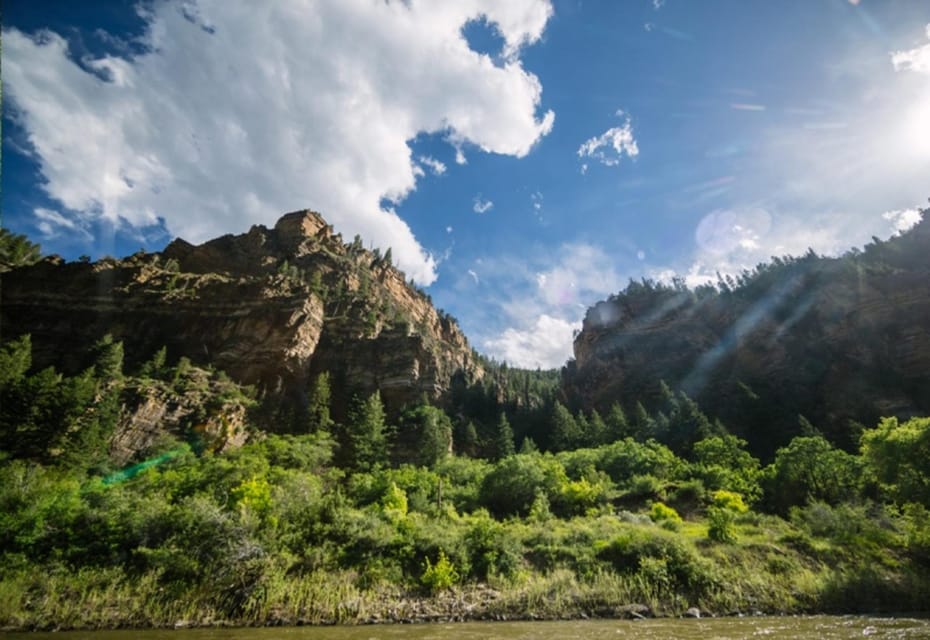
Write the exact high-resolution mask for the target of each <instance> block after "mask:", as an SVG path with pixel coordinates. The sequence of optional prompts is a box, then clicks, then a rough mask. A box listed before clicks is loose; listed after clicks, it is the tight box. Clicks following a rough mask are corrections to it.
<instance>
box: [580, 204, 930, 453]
mask: <svg viewBox="0 0 930 640" xmlns="http://www.w3.org/2000/svg"><path fill="white" fill-rule="evenodd" d="M924 214H925V215H924V220H923V221H922V222H921V223H920V224H918V225H917V226H915V227H914V228H913V229H911V230H910V231H908V232H907V233H905V234H903V235H901V236H899V237H895V238H892V239H890V240H888V241H886V242H881V241H878V240H877V239H876V240H875V242H874V243H873V244H870V245H869V246H867V247H866V248H865V250H864V251H858V250H854V251H852V252H850V253H848V254H846V255H844V256H843V257H841V258H835V259H829V258H822V257H817V256H816V255H814V254H813V253H809V254H808V255H807V256H805V257H802V258H794V259H792V258H789V259H775V260H774V262H773V263H772V264H769V265H760V267H758V268H757V269H756V270H755V271H754V272H753V273H744V274H743V276H741V277H740V278H739V279H738V281H731V282H730V283H729V284H728V283H726V282H722V283H721V285H722V286H721V287H718V288H715V287H711V286H706V287H701V288H698V289H696V290H691V289H688V288H686V287H684V286H681V285H679V286H675V287H669V286H662V285H655V284H653V283H644V284H640V283H631V284H630V286H629V287H628V288H627V289H626V290H625V291H624V292H621V293H619V294H617V295H615V296H611V297H610V298H609V299H608V300H606V301H602V302H599V303H597V304H596V305H595V306H594V307H592V308H590V309H589V310H588V313H587V315H586V317H585V320H584V325H583V328H582V331H581V332H580V333H579V334H578V336H577V337H576V339H575V342H574V352H575V362H574V363H570V364H569V366H567V367H566V369H565V370H564V372H563V387H564V390H565V392H566V393H567V394H568V395H569V396H570V397H572V398H574V399H575V401H576V402H578V403H580V404H581V405H583V406H585V407H587V408H594V407H597V408H604V407H606V406H608V405H609V404H610V403H612V402H614V401H619V402H621V403H623V404H626V405H627V406H631V405H632V404H633V403H635V402H636V401H638V400H644V401H645V403H646V404H647V406H648V404H649V400H650V399H654V398H655V397H656V394H657V393H658V389H659V383H660V381H662V380H664V381H665V382H666V383H668V384H669V386H671V387H672V388H673V389H674V388H678V389H682V390H684V391H686V392H687V393H688V394H690V395H691V396H692V397H694V398H695V399H696V400H698V402H699V403H700V405H701V407H702V408H704V409H705V410H706V411H707V412H708V413H710V414H711V415H714V416H717V417H719V418H721V419H722V420H723V422H724V423H725V424H727V426H729V427H730V428H731V429H732V430H733V431H735V432H737V433H739V434H741V435H743V436H744V437H747V438H748V439H749V441H750V443H751V445H753V448H754V449H755V450H756V451H757V452H759V453H761V454H763V455H767V454H770V453H771V452H772V451H773V448H774V447H775V446H777V445H778V444H781V443H783V442H785V441H786V439H787V438H788V437H790V436H791V435H794V434H796V433H798V431H799V429H800V427H799V424H798V423H799V418H798V416H799V415H803V416H805V417H806V418H807V419H808V420H810V421H811V422H812V423H813V424H814V425H815V426H817V427H818V428H820V429H822V430H823V431H825V432H826V434H827V435H828V436H830V437H832V438H833V439H835V440H836V441H837V442H839V443H841V444H845V445H851V444H853V443H854V439H855V428H852V429H851V428H850V424H851V421H856V422H859V423H862V424H866V425H868V424H873V423H874V422H875V421H876V420H877V418H878V417H879V416H883V415H896V416H899V417H908V416H913V415H917V414H926V413H927V412H928V411H930V219H928V218H930V216H928V215H927V212H926V211H925V212H924Z"/></svg>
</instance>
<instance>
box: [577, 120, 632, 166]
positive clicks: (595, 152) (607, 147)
mask: <svg viewBox="0 0 930 640" xmlns="http://www.w3.org/2000/svg"><path fill="white" fill-rule="evenodd" d="M617 115H618V116H620V117H624V118H625V121H624V123H623V125H621V126H619V127H611V128H610V129H608V130H607V131H605V132H604V133H602V134H601V135H599V136H594V137H593V138H590V139H589V140H587V141H585V142H584V143H582V145H581V146H580V147H578V157H579V158H592V159H594V160H597V161H598V162H600V163H601V164H604V165H607V166H608V167H613V166H615V165H618V164H620V159H621V158H622V157H623V156H624V154H625V155H626V156H627V157H628V158H635V157H636V156H638V155H639V146H638V145H637V144H636V139H635V138H634V137H633V126H632V124H631V122H630V117H629V116H627V115H625V114H624V113H623V111H617ZM587 170H588V165H587V164H586V163H585V164H582V169H581V172H582V173H586V172H587Z"/></svg>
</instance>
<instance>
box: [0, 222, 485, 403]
mask: <svg viewBox="0 0 930 640" xmlns="http://www.w3.org/2000/svg"><path fill="white" fill-rule="evenodd" d="M0 314H2V316H0V322H2V329H3V337H4V339H5V340H7V339H11V338H14V337H16V336H18V335H21V334H24V333H30V334H31V335H32V342H33V358H34V362H35V364H36V365H37V366H45V365H50V364H54V365H56V366H58V367H59V368H62V369H64V370H65V371H69V370H70V371H76V370H78V369H79V368H80V367H82V366H85V364H86V363H82V362H80V361H79V360H78V356H75V355H72V354H78V353H82V352H83V351H84V350H83V349H81V348H79V347H82V346H86V345H89V344H93V342H94V341H95V340H97V339H98V338H100V337H101V336H102V335H104V334H105V333H110V334H112V335H113V336H114V337H115V338H117V339H119V340H122V341H123V342H124V343H125V345H126V353H127V356H128V357H134V358H135V359H136V361H141V360H145V359H147V358H148V357H150V356H151V355H152V354H153V353H154V352H155V351H156V350H158V349H159V348H160V347H161V346H167V348H168V354H169V358H173V359H177V358H178V357H180V356H187V357H188V358H190V359H191V360H192V361H194V362H195V363H200V364H210V365H212V366H214V367H216V368H218V369H221V370H224V371H226V372H227V373H228V374H229V375H230V376H231V377H232V378H233V379H234V380H236V381H237V382H240V383H244V384H249V385H255V386H256V387H258V389H259V391H260V392H263V393H266V394H272V395H279V396H281V397H282V398H284V397H286V398H290V399H298V400H299V399H300V398H301V397H302V396H303V394H304V393H305V392H306V389H307V387H308V382H309V380H310V379H311V378H312V376H314V375H315V374H316V373H318V372H322V371H328V372H330V375H331V377H332V380H333V386H334V401H335V403H336V405H337V406H336V407H335V410H336V412H337V413H338V412H340V411H341V410H344V405H345V402H346V401H347V400H348V398H349V397H350V395H351V394H353V393H360V394H366V393H370V392H372V391H374V390H375V389H379V390H380V391H381V394H382V397H383V398H384V400H385V403H386V404H387V405H388V407H389V408H399V407H400V406H402V405H403V404H404V403H406V402H409V401H413V400H416V399H418V398H419V397H420V396H421V395H423V394H426V396H428V397H430V398H432V399H434V400H441V399H442V398H443V397H444V395H445V394H446V392H447V390H448V389H449V387H450V383H451V381H452V379H453V378H454V377H456V376H459V377H462V378H464V379H465V380H466V381H471V380H474V379H476V378H480V377H481V375H482V370H481V367H480V365H479V364H478V363H477V361H476V359H475V357H474V353H473V351H472V350H471V348H470V347H469V345H468V342H467V340H466V339H465V336H464V335H463V334H462V332H461V331H460V329H459V327H458V325H457V324H456V322H455V321H454V319H452V318H451V317H450V316H448V315H446V314H444V313H442V312H439V311H437V310H436V309H435V308H434V307H433V306H432V304H431V301H430V300H429V297H428V296H426V295H425V294H424V293H422V292H420V291H419V290H417V289H415V288H414V287H413V286H412V285H409V284H407V283H406V282H405V278H404V275H403V273H401V272H400V271H398V270H397V269H396V268H394V267H393V266H392V265H391V263H390V258H389V255H386V256H381V255H380V253H379V252H378V251H375V252H371V251H368V250H366V249H365V248H364V247H363V245H362V241H361V239H360V238H358V237H356V239H355V240H354V241H353V242H352V243H349V244H345V243H343V241H342V238H341V237H340V236H339V235H338V234H334V233H333V230H332V228H331V227H330V226H329V225H327V224H326V222H325V221H324V220H323V218H322V217H321V216H320V215H318V214H316V213H313V212H310V211H299V212H295V213H290V214H287V215H285V216H284V217H282V218H281V219H280V220H279V221H278V223H277V224H276V225H275V227H274V228H273V229H268V228H265V227H263V226H254V227H252V229H250V230H249V231H248V233H245V234H242V235H236V236H234V235H226V236H223V237H220V238H217V239H215V240H211V241H209V242H206V243H204V244H202V245H199V246H194V245H191V244H189V243H187V242H185V241H184V240H181V239H177V240H175V241H173V242H172V243H171V244H169V245H168V246H167V247H166V248H165V250H164V251H162V252H160V253H144V252H140V253H137V254H134V255H132V256H130V257H128V258H125V259H122V260H116V259H112V258H106V259H103V260H100V261H98V262H95V263H91V262H68V263H65V262H63V261H62V260H61V259H60V258H57V257H52V258H47V259H45V260H43V261H41V262H39V263H37V264H35V265H32V266H28V267H23V268H19V269H15V270H13V271H12V272H9V273H6V274H4V277H3V287H2V306H0ZM129 364H130V365H131V364H132V363H129Z"/></svg>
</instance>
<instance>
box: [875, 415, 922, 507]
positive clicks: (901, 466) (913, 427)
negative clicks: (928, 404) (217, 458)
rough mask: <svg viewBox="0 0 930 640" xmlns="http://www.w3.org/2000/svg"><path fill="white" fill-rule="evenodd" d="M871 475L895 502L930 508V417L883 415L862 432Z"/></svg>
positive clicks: (883, 491)
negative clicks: (900, 419) (877, 421)
mask: <svg viewBox="0 0 930 640" xmlns="http://www.w3.org/2000/svg"><path fill="white" fill-rule="evenodd" d="M861 445H862V460H863V462H864V466H865V472H866V475H867V478H868V479H869V480H870V481H872V482H874V483H876V484H877V485H878V487H879V489H880V490H881V491H882V493H884V494H885V495H887V496H888V497H890V498H891V499H892V500H894V501H895V502H898V503H900V504H904V503H907V502H917V503H920V504H923V505H924V506H927V507H930V418H912V419H910V420H908V421H907V422H904V423H903V424H902V423H899V422H898V419H897V418H882V420H881V422H879V424H878V426H877V427H876V428H874V429H869V430H867V431H865V432H863V434H862V439H861Z"/></svg>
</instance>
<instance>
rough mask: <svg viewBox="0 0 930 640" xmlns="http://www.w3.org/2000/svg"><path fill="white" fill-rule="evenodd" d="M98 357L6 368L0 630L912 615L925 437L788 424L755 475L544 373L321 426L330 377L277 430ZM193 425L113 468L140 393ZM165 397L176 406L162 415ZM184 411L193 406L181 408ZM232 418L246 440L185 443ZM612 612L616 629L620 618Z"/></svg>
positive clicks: (925, 514) (208, 381)
mask: <svg viewBox="0 0 930 640" xmlns="http://www.w3.org/2000/svg"><path fill="white" fill-rule="evenodd" d="M123 369H124V366H123V349H122V344H121V343H119V342H115V341H113V340H112V339H107V338H104V339H103V340H101V341H100V342H99V343H98V344H97V345H95V346H94V348H93V349H92V350H91V352H90V353H88V355H87V368H86V369H85V370H84V372H82V373H80V374H79V375H75V376H64V375H61V374H59V373H57V372H56V371H55V370H54V369H51V368H48V369H44V370H40V371H35V370H33V368H32V366H31V355H30V343H29V340H28V338H21V339H18V340H15V341H12V342H8V343H7V344H6V345H4V346H3V347H2V348H0V448H2V452H3V453H2V454H0V456H2V458H0V519H2V521H0V554H2V555H0V626H10V627H21V628H23V627H24V628H57V627H75V626H78V627H79V626H116V625H164V624H173V623H175V622H176V621H179V620H186V621H192V622H194V623H217V622H220V621H232V622H237V623H256V622H269V621H289V622H298V621H306V622H317V623H319V622H331V621H343V622H353V621H367V620H388V619H408V618H410V619H414V618H420V619H424V618H426V619H442V618H456V617H468V616H471V617H483V616H491V617H497V616H508V617H511V616H520V617H526V616H539V617H553V616H563V615H582V614H584V615H622V614H623V612H625V611H630V610H636V611H645V609H644V608H637V607H633V608H632V609H631V608H630V607H629V605H643V606H644V607H648V608H649V610H651V611H652V612H653V613H655V614H678V613H680V612H682V611H683V610H684V609H686V608H688V607H691V606H697V607H700V608H702V609H704V610H709V611H711V612H714V613H718V614H726V613H734V612H737V611H754V610H761V611H770V612H782V611H784V612H799V611H815V610H817V611H865V610H868V611H876V610H884V611H888V610H897V611H900V610H917V609H924V608H926V606H927V603H928V602H930V510H928V509H930V419H928V418H915V419H911V420H908V421H906V422H900V421H898V420H896V419H894V418H886V419H883V420H882V421H881V422H880V423H879V424H877V425H874V426H872V428H867V429H864V430H863V432H862V433H861V436H860V437H859V439H858V443H857V446H856V448H855V449H852V450H850V451H845V450H842V449H839V448H836V447H835V446H834V445H833V444H832V443H831V442H830V441H828V440H827V439H826V438H824V437H823V436H822V435H821V434H819V433H818V432H817V430H816V427H815V426H813V425H810V424H806V425H804V427H803V433H802V435H799V436H797V437H795V438H794V439H792V440H791V441H790V442H788V443H787V444H786V445H785V446H783V447H781V448H779V449H778V451H777V453H776V454H775V456H774V458H773V459H772V460H771V462H770V464H767V465H763V464H762V463H761V462H760V461H759V460H758V459H756V458H754V457H753V456H752V455H751V454H750V453H749V452H748V449H747V443H746V442H745V441H743V440H741V439H740V438H738V437H736V436H734V435H732V434H730V433H729V432H728V431H727V429H726V427H725V426H723V425H721V424H719V423H717V422H714V421H712V420H710V419H708V417H707V416H705V415H704V413H702V411H701V410H700V407H698V405H697V404H696V403H694V402H693V401H692V400H691V399H690V398H688V397H687V396H686V395H684V394H682V393H680V392H679V393H674V392H672V391H671V390H670V389H668V388H667V387H664V388H663V390H662V398H661V403H660V404H659V405H658V406H657V408H656V409H654V410H653V411H652V412H649V411H647V410H646V409H645V408H644V407H643V405H642V404H639V403H637V404H636V405H634V406H632V407H626V408H624V407H621V406H620V405H614V406H613V407H612V408H611V409H610V410H609V411H608V412H606V413H605V415H600V414H598V413H596V412H593V413H589V414H585V413H580V412H575V413H573V412H571V411H569V409H568V408H566V407H565V406H564V405H563V404H562V403H560V402H559V400H558V395H557V393H556V389H557V383H558V377H557V374H555V373H554V372H527V371H520V370H514V369H508V368H507V367H504V366H501V365H493V363H489V365H488V367H487V369H488V375H487V376H486V378H485V380H484V381H483V382H481V383H479V384H476V385H473V386H465V385H460V386H459V387H456V388H455V389H453V392H452V394H451V398H450V404H449V405H448V406H447V407H444V408H439V407H433V406H430V405H429V404H428V403H426V402H425V401H424V402H421V403H419V404H417V405H415V406H410V407H407V408H406V409H405V410H404V411H403V412H402V413H400V414H399V415H397V416H388V415H386V413H385V411H384V408H383V406H382V404H381V401H380V398H379V396H378V395H377V394H374V395H371V396H368V397H358V398H356V400H355V402H354V403H353V406H352V408H351V410H350V411H349V413H348V418H347V419H346V420H344V421H342V423H336V422H334V420H333V419H332V417H331V416H330V411H329V402H330V389H329V380H328V377H327V376H326V375H325V374H324V375H321V376H319V377H318V378H316V379H315V380H314V382H313V384H312V387H311V388H310V389H308V393H307V397H308V399H309V400H308V403H307V406H306V407H303V408H301V410H300V411H298V412H297V413H296V414H294V415H292V416H291V417H290V418H289V419H288V420H287V421H286V423H276V422H273V421H272V419H271V418H270V417H269V416H273V415H275V413H274V412H270V411H267V410H265V409H264V408H263V406H262V400H261V399H260V398H255V397H254V393H253V392H251V391H250V390H248V389H241V388H239V387H238V386H237V385H235V384H233V383H232V382H231V381H229V380H228V379H227V378H225V376H223V375H222V374H221V373H220V372H216V371H209V370H203V369H199V368H197V367H194V366H192V365H191V364H190V363H189V362H188V361H186V360H183V359H182V360H181V361H179V362H178V363H175V364H173V365H172V364H169V363H166V362H165V355H164V351H160V352H158V353H156V354H153V356H152V357H151V359H150V360H149V361H148V362H146V363H145V364H143V365H142V366H141V367H139V368H138V369H137V370H134V371H131V372H126V371H124V370H123ZM151 388H158V389H160V390H162V391H163V392H164V393H165V394H168V396H170V397H181V396H184V397H189V394H190V393H197V394H199V396H197V397H198V398H200V400H199V402H200V404H199V406H200V408H201V410H200V411H199V412H194V413H192V414H191V415H189V416H188V417H187V418H186V419H185V421H184V422H183V424H181V425H180V426H179V427H178V428H177V429H176V430H174V431H173V432H165V433H164V434H163V435H162V437H160V438H159V439H158V440H157V441H155V442H153V443H152V444H150V445H148V446H147V447H145V448H142V449H140V450H138V451H137V452H136V457H135V459H134V460H132V464H131V465H128V466H123V467H120V468H117V467H116V466H115V465H114V464H113V462H112V457H111V456H110V454H109V447H110V443H111V442H112V441H113V438H114V436H115V435H116V434H117V433H118V432H119V431H120V430H121V429H125V428H126V426H125V425H126V419H125V418H126V416H127V414H129V413H131V412H132V411H133V409H134V407H135V405H134V403H135V402H137V401H138V397H139V396H140V391H141V390H146V389H151ZM171 394H174V395H171ZM185 394H187V395H185ZM230 402H233V403H235V404H236V405H237V406H238V405H241V406H247V407H249V410H250V412H251V413H250V415H251V418H250V420H251V425H250V426H249V429H250V431H251V441H250V442H249V443H248V444H247V445H245V446H243V447H241V448H239V449H235V450H232V451H230V452H227V453H219V448H218V447H217V446H215V444H213V443H211V442H210V441H207V440H205V438H204V432H203V430H202V429H201V428H199V427H200V425H202V424H203V423H204V422H205V421H208V420H210V419H211V418H212V419H220V421H222V420H221V419H222V417H223V415H224V414H223V412H224V411H225V410H226V409H225V408H226V407H228V406H230ZM625 607H626V608H625Z"/></svg>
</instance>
